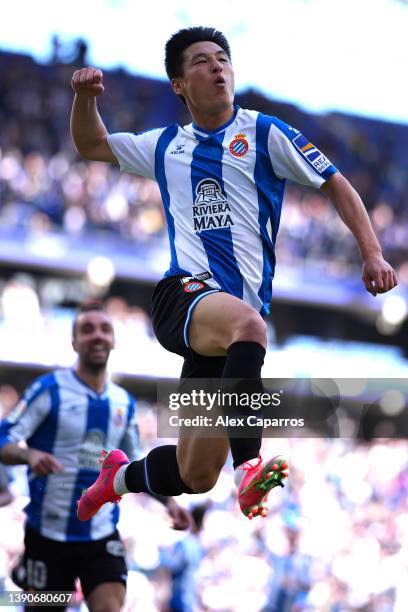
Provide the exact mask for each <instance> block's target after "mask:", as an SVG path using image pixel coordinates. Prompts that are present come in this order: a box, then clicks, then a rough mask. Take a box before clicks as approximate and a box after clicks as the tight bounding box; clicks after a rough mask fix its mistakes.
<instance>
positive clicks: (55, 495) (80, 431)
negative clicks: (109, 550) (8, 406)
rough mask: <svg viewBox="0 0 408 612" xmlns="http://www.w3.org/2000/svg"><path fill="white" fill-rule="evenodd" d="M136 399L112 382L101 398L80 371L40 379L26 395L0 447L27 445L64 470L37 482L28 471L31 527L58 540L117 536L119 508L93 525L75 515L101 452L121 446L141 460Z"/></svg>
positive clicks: (3, 426) (2, 428) (0, 428)
mask: <svg viewBox="0 0 408 612" xmlns="http://www.w3.org/2000/svg"><path fill="white" fill-rule="evenodd" d="M135 408H136V404H135V400H134V398H133V397H132V396H131V395H130V394H129V393H128V392H127V391H125V389H122V387H119V386H118V385H115V384H114V383H112V382H107V384H106V387H105V390H104V392H103V393H101V394H100V395H99V394H98V393H96V392H95V391H94V390H93V389H91V388H90V387H88V385H86V384H85V383H84V382H82V381H81V380H80V379H79V378H78V377H77V376H76V374H75V372H74V371H73V370H70V369H66V370H56V371H54V372H52V373H51V374H47V375H45V376H42V377H41V378H38V379H37V380H36V381H34V383H33V384H32V385H31V386H30V387H29V388H28V389H27V390H26V391H25V393H24V395H23V396H22V398H21V400H20V402H19V403H18V404H17V406H16V408H15V409H14V410H13V412H12V413H11V414H10V415H9V416H8V418H7V419H4V420H3V421H1V422H0V448H1V447H2V446H4V445H5V444H7V443H9V442H19V441H20V440H26V442H27V445H28V446H29V447H32V448H36V449H39V450H42V451H45V452H48V453H52V454H53V455H54V456H55V457H56V458H57V459H58V461H59V462H60V463H61V464H62V465H63V467H64V471H63V472H61V473H59V474H50V475H48V476H43V477H38V476H35V474H33V473H32V472H31V470H30V469H28V480H29V489H30V503H29V504H28V506H27V508H26V510H25V511H26V513H27V520H28V523H29V524H30V526H31V527H32V528H33V529H35V530H36V531H38V532H39V533H41V535H43V536H45V537H47V538H51V539H53V540H59V541H71V540H72V541H74V540H77V541H89V540H98V539H100V538H104V537H105V536H108V535H110V534H111V533H112V532H113V531H114V530H115V527H116V524H117V522H118V519H119V509H118V506H117V505H112V504H106V505H105V506H103V507H102V508H101V510H100V511H99V512H98V513H97V514H96V515H95V516H94V517H93V518H92V519H91V520H90V521H87V522H81V521H79V520H78V519H77V516H76V502H77V500H78V499H79V498H80V496H81V492H82V489H84V488H87V487H89V486H91V484H93V483H94V482H95V479H96V477H97V474H98V472H99V471H100V467H101V466H100V464H99V463H98V458H99V455H100V452H101V450H102V449H105V450H107V451H110V450H112V449H114V448H122V449H123V450H124V451H125V452H126V453H127V454H128V456H129V458H130V459H131V460H133V459H135V458H137V454H138V433H137V427H136V422H135Z"/></svg>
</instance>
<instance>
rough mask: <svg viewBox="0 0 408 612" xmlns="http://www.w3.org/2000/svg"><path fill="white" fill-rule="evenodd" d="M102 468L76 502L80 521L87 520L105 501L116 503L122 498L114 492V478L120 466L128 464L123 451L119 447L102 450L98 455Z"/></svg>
mask: <svg viewBox="0 0 408 612" xmlns="http://www.w3.org/2000/svg"><path fill="white" fill-rule="evenodd" d="M99 461H100V462H101V463H102V469H101V471H100V474H99V476H98V478H97V479H96V481H95V482H94V484H93V485H92V486H91V487H89V489H86V490H85V491H83V493H82V496H81V499H80V500H79V502H78V509H77V515H78V518H79V520H80V521H89V519H91V518H92V517H93V516H94V514H96V513H97V512H98V510H99V509H100V508H101V507H102V506H103V505H104V504H106V503H108V502H112V503H118V502H120V500H121V499H122V497H121V496H120V495H118V494H117V493H116V492H115V489H114V479H115V476H116V473H117V472H118V470H119V469H120V468H121V466H125V465H128V464H129V459H128V457H127V456H126V455H125V453H124V452H123V451H121V450H119V449H116V450H113V451H111V452H110V453H107V452H106V451H102V452H101V455H100V457H99Z"/></svg>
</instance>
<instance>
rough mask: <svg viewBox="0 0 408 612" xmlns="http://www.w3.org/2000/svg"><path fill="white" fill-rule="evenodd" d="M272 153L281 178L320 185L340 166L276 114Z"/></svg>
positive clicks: (271, 145)
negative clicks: (336, 166) (334, 163)
mask: <svg viewBox="0 0 408 612" xmlns="http://www.w3.org/2000/svg"><path fill="white" fill-rule="evenodd" d="M268 148H269V155H270V158H271V163H272V167H273V170H274V172H275V174H276V176H277V177H278V178H281V179H290V180H292V181H294V182H295V183H300V184H301V185H307V186H308V187H316V188H319V187H321V185H322V184H323V183H324V182H325V181H327V179H328V178H330V177H331V176H332V175H333V174H335V173H336V172H337V168H335V166H333V164H332V163H331V161H330V160H329V159H328V158H327V157H326V156H325V155H324V154H323V153H322V152H321V151H319V149H318V148H317V147H315V146H314V145H313V144H312V143H311V142H310V141H309V140H308V139H307V138H306V137H305V136H304V135H303V134H302V133H301V132H299V130H296V129H295V128H293V127H292V126H290V125H288V124H287V123H285V122H284V121H281V120H280V119H277V118H276V117H274V118H273V121H272V123H271V127H270V131H269V138H268Z"/></svg>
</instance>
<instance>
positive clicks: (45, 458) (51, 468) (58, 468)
mask: <svg viewBox="0 0 408 612" xmlns="http://www.w3.org/2000/svg"><path fill="white" fill-rule="evenodd" d="M28 465H29V466H30V468H31V469H32V471H33V472H34V474H36V475H37V476H46V475H47V474H56V473H58V472H62V471H63V469H64V468H63V467H62V465H61V464H60V462H59V461H57V459H56V458H55V457H54V455H51V454H50V453H45V452H44V451H40V450H37V449H35V448H29V449H28Z"/></svg>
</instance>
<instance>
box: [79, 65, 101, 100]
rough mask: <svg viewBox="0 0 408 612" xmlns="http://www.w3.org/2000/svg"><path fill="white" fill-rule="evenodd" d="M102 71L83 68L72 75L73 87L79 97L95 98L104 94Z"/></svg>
mask: <svg viewBox="0 0 408 612" xmlns="http://www.w3.org/2000/svg"><path fill="white" fill-rule="evenodd" d="M102 82H103V74H102V70H98V69H97V68H81V69H80V70H75V72H74V74H73V75H72V79H71V85H72V89H73V90H74V92H75V93H76V94H78V95H85V96H89V97H90V98H94V97H95V96H99V95H100V94H101V93H103V92H104V89H105V88H104V86H103V84H102Z"/></svg>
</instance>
